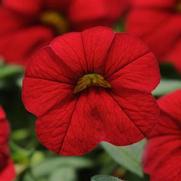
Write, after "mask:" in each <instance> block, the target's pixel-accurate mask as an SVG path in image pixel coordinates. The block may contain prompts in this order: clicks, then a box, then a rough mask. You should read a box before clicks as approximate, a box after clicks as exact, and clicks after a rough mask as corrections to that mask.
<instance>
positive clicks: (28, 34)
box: [0, 26, 53, 65]
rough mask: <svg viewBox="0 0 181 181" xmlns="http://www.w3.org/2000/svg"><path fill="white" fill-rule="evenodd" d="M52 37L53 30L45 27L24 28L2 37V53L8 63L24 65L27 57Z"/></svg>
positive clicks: (0, 45) (0, 40)
mask: <svg viewBox="0 0 181 181" xmlns="http://www.w3.org/2000/svg"><path fill="white" fill-rule="evenodd" d="M52 37H53V35H52V32H51V30H49V29H47V28H44V27H39V26H37V27H36V26H35V27H31V28H28V29H22V30H20V31H17V32H14V33H11V34H8V35H6V36H3V37H0V54H1V55H2V56H3V57H4V59H5V60H6V61H7V62H8V63H18V64H22V65H24V64H26V63H27V61H26V59H27V58H29V56H31V54H32V53H34V52H35V50H36V49H37V48H39V47H41V46H42V45H44V44H45V43H47V42H48V41H50V40H51V39H52ZM15 50H16V51H15Z"/></svg>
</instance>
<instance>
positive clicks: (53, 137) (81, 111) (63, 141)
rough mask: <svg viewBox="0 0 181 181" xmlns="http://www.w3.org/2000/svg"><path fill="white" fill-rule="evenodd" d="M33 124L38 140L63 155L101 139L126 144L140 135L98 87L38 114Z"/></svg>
mask: <svg viewBox="0 0 181 181" xmlns="http://www.w3.org/2000/svg"><path fill="white" fill-rule="evenodd" d="M36 126H37V129H36V130H37V134H38V137H39V139H40V141H41V142H42V143H43V144H44V145H45V146H46V147H48V148H49V149H50V150H53V151H55V152H57V153H59V154H63V155H82V154H84V153H87V152H88V151H90V150H92V149H93V148H94V147H95V146H96V145H97V144H98V143H99V142H101V141H109V142H110V143H113V144H116V145H127V144H131V143H134V142H136V141H138V140H141V139H142V138H143V135H142V133H141V132H140V130H139V128H137V127H136V126H135V125H134V123H133V122H132V121H131V120H130V119H129V117H127V115H126V114H125V113H124V111H123V110H122V109H121V107H119V105H118V104H117V103H116V102H115V101H114V100H113V98H112V97H110V96H109V95H108V94H107V93H105V92H103V91H98V90H97V91H94V90H90V92H87V93H85V94H83V95H81V96H80V97H79V99H78V100H75V101H74V102H70V103H69V104H67V105H64V106H63V107H61V108H58V109H56V110H54V111H52V112H50V113H49V114H46V115H45V116H43V117H41V118H39V119H38V122H37V124H36Z"/></svg>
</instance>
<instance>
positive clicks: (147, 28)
mask: <svg viewBox="0 0 181 181" xmlns="http://www.w3.org/2000/svg"><path fill="white" fill-rule="evenodd" d="M148 19H149V21H148ZM168 19H170V13H168V12H164V13H163V12H162V11H156V10H154V9H133V10H132V11H130V13H129V15H128V18H127V22H126V29H127V31H128V32H129V33H133V34H136V35H138V36H140V37H142V38H144V37H145V36H149V35H150V34H152V33H154V32H156V31H157V29H158V28H159V27H160V26H162V24H163V23H164V22H166V21H167V20H168Z"/></svg>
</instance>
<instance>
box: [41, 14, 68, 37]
mask: <svg viewBox="0 0 181 181" xmlns="http://www.w3.org/2000/svg"><path fill="white" fill-rule="evenodd" d="M40 21H41V22H42V23H43V24H44V25H47V26H51V27H53V28H54V29H55V31H56V33H58V34H62V33H65V32H67V31H68V28H69V25H68V22H67V21H66V19H65V18H64V16H62V15H61V14H60V13H58V12H56V11H45V12H43V13H42V14H41V15H40Z"/></svg>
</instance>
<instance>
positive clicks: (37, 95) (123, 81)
mask: <svg viewBox="0 0 181 181" xmlns="http://www.w3.org/2000/svg"><path fill="white" fill-rule="evenodd" d="M143 59H145V61H143ZM145 69H148V72H145ZM121 70H122V73H121ZM119 71H120V72H119ZM134 71H135V72H134ZM94 72H95V73H99V74H101V75H103V76H104V77H105V78H106V79H107V80H108V81H109V82H110V84H111V86H112V89H111V90H107V91H106V90H104V89H102V88H95V87H94V88H90V89H89V90H84V91H83V92H80V94H78V95H75V94H73V89H74V87H75V85H76V83H77V81H78V79H79V78H80V77H81V76H83V75H85V74H88V73H94ZM117 72H119V74H116V73H117ZM115 75H117V76H115ZM145 75H146V76H147V79H145ZM159 78H160V77H159V71H158V64H157V62H156V60H155V58H154V56H153V55H152V54H151V53H150V52H149V50H148V49H147V48H146V47H145V45H144V44H143V43H142V42H141V41H140V40H138V39H137V38H134V37H132V36H129V35H127V34H124V33H123V34H121V33H120V34H116V33H113V32H112V31H111V29H109V28H104V27H96V28H92V29H88V30H86V31H84V32H82V33H69V34H66V35H63V36H60V37H58V38H56V39H55V40H54V41H52V42H51V43H50V45H49V46H47V47H45V48H43V49H41V50H40V51H38V52H37V53H36V55H34V56H33V57H32V60H31V61H30V64H29V65H28V67H27V70H26V73H25V79H24V81H23V101H24V103H25V106H26V108H27V109H28V110H29V111H30V112H32V113H33V114H35V115H36V116H38V121H37V122H36V130H37V131H36V132H37V135H38V138H39V140H40V141H41V142H42V143H43V144H44V145H45V146H46V147H47V148H48V149H50V150H52V151H55V152H57V153H60V154H64V155H82V154H83V153H87V152H88V151H90V150H92V149H93V148H94V147H95V146H96V145H97V144H98V143H99V142H101V141H108V142H111V143H113V144H116V145H127V144H130V143H134V142H136V141H138V140H140V139H142V138H143V137H144V136H149V132H150V133H151V129H152V128H153V126H154V125H155V123H156V122H155V121H156V120H157V117H158V115H159V109H158V107H157V105H156V102H155V100H154V99H153V97H152V96H151V94H150V92H151V91H152V90H153V89H154V88H155V86H156V85H157V84H158V82H159ZM113 133H114V134H113Z"/></svg>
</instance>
